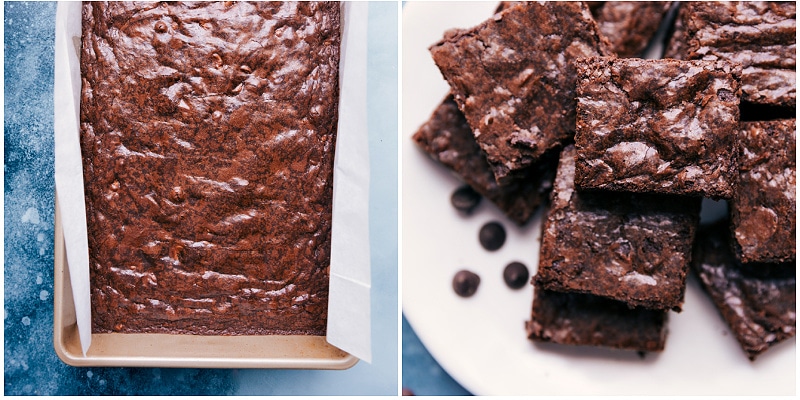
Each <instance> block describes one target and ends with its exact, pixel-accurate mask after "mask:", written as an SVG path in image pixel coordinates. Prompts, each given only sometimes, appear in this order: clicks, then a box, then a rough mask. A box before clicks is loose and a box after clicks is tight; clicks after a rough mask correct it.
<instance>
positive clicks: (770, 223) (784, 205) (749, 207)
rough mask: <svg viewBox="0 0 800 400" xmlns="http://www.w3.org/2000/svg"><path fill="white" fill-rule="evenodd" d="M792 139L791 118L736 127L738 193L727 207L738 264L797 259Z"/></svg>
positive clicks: (792, 122)
mask: <svg viewBox="0 0 800 400" xmlns="http://www.w3.org/2000/svg"><path fill="white" fill-rule="evenodd" d="M796 135H797V133H796V122H795V120H794V119H786V120H773V121H759V122H743V123H741V124H740V130H739V142H740V155H739V181H738V183H737V184H738V190H737V191H736V194H735V195H734V197H733V199H732V200H731V202H730V208H731V225H732V227H733V233H734V238H735V240H734V249H735V251H736V255H737V257H738V258H739V260H740V261H741V262H744V263H749V262H786V261H793V260H795V259H796V251H797V250H796V233H797V224H796V221H797V220H796V213H797V211H796V210H797V185H796V180H797V167H796Z"/></svg>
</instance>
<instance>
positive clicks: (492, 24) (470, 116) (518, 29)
mask: <svg viewBox="0 0 800 400" xmlns="http://www.w3.org/2000/svg"><path fill="white" fill-rule="evenodd" d="M597 32H598V31H597V24H596V23H595V21H594V19H593V18H592V16H591V14H590V13H589V9H588V8H587V7H586V5H585V4H583V3H578V2H572V3H557V2H548V3H544V4H540V3H525V4H518V5H515V6H513V7H510V8H507V9H505V10H503V11H502V12H500V13H498V14H496V15H494V16H493V17H491V18H489V19H488V20H487V21H485V22H483V23H482V24H480V25H478V26H477V27H474V28H472V29H469V30H452V31H448V32H447V33H445V37H444V39H443V40H442V41H440V42H439V43H436V44H434V45H433V46H431V48H430V50H431V53H432V55H433V59H434V61H435V62H436V64H437V66H438V67H439V69H440V70H441V72H442V75H444V77H445V79H447V81H448V83H449V84H450V87H451V90H452V93H453V95H454V98H455V101H456V103H457V104H458V107H459V109H461V111H462V112H463V113H464V115H465V116H466V118H467V122H468V123H469V125H470V126H471V127H472V130H473V133H474V135H475V138H476V139H477V141H478V144H479V145H480V147H481V149H482V150H483V152H484V153H485V154H486V159H487V161H488V162H489V164H490V165H491V167H492V172H493V173H494V176H495V179H496V180H497V181H498V183H500V184H501V185H503V184H507V183H508V182H510V181H512V180H514V179H515V178H518V177H519V175H520V173H521V171H523V170H524V169H526V168H528V167H529V166H531V165H532V164H533V163H534V162H535V161H536V160H538V159H539V158H540V157H541V156H542V155H543V154H545V153H546V152H547V151H548V150H550V149H552V148H554V147H558V146H559V145H560V144H561V143H562V142H564V141H566V140H567V139H569V138H571V137H572V136H573V134H574V129H575V69H574V67H573V66H572V63H571V62H572V61H573V60H575V59H577V58H580V57H589V56H597V55H610V54H612V53H611V50H610V47H609V44H608V42H607V41H606V40H605V39H601V37H600V35H599V34H598V33H597Z"/></svg>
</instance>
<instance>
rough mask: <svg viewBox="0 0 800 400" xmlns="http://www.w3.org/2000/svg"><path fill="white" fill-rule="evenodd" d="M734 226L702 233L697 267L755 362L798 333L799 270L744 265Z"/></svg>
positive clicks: (785, 266)
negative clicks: (734, 245) (738, 255)
mask: <svg viewBox="0 0 800 400" xmlns="http://www.w3.org/2000/svg"><path fill="white" fill-rule="evenodd" d="M730 238H731V232H730V230H729V225H728V221H726V220H722V221H720V222H718V223H715V224H714V225H711V226H707V227H702V228H701V229H700V231H699V232H698V234H697V243H695V250H694V256H693V261H692V267H693V269H694V271H695V272H696V273H697V274H698V275H699V277H700V281H701V282H702V284H703V287H704V288H705V290H706V293H708V295H709V296H710V297H711V299H712V300H713V301H714V304H715V305H716V306H717V309H718V310H719V312H720V314H721V315H722V318H723V319H725V321H726V322H727V323H728V325H729V326H730V328H731V330H732V331H733V333H734V335H735V336H736V340H738V341H739V344H740V345H741V346H742V349H743V350H744V351H745V353H747V357H748V358H750V360H754V359H755V358H756V356H758V355H759V354H761V353H763V352H764V351H766V350H767V349H768V348H769V347H770V346H773V345H775V344H776V343H779V342H781V341H783V340H786V339H788V338H791V337H794V336H795V332H796V322H797V319H796V315H795V312H796V307H797V289H796V274H797V272H796V270H795V269H796V265H795V263H794V262H790V263H783V264H761V263H754V264H740V263H739V262H737V261H736V258H735V257H734V255H733V254H732V252H731V244H730Z"/></svg>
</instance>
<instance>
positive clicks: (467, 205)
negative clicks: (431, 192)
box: [450, 185, 481, 214]
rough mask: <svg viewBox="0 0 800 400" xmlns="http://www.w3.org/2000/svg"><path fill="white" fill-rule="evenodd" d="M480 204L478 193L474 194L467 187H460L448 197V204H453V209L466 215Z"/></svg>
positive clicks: (470, 188) (471, 189)
mask: <svg viewBox="0 0 800 400" xmlns="http://www.w3.org/2000/svg"><path fill="white" fill-rule="evenodd" d="M480 202H481V195H480V193H478V192H476V191H475V189H473V188H472V187H471V186H469V185H464V186H461V187H460V188H458V189H456V191H455V192H453V195H452V196H450V203H452V204H453V207H455V208H456V210H458V211H462V212H465V213H467V214H469V213H471V212H472V210H474V209H475V207H477V206H478V204H479V203H480Z"/></svg>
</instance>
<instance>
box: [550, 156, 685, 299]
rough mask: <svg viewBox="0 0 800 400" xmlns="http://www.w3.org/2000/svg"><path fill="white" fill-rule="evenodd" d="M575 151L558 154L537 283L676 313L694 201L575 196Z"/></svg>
mask: <svg viewBox="0 0 800 400" xmlns="http://www.w3.org/2000/svg"><path fill="white" fill-rule="evenodd" d="M574 160H575V148H574V146H568V147H566V148H565V149H564V150H563V151H562V153H561V159H560V160H559V164H558V172H557V173H556V180H555V183H554V188H553V192H552V194H551V199H550V201H551V205H550V210H549V211H548V214H547V218H546V220H545V223H544V228H543V233H542V246H541V249H540V254H539V269H538V274H537V276H536V280H537V282H539V283H540V284H541V285H542V286H544V287H545V288H546V289H548V290H555V291H560V292H567V291H575V292H582V293H590V294H594V295H597V296H602V297H607V298H611V299H614V300H618V301H622V302H625V303H627V304H628V305H630V306H631V307H633V306H641V307H646V308H653V309H674V310H676V311H679V310H680V309H681V305H682V304H683V294H684V289H685V280H686V273H687V271H688V269H689V261H690V256H691V251H692V240H693V239H694V234H695V229H696V226H697V223H698V221H699V212H700V201H701V200H700V198H694V197H688V196H669V195H657V194H651V193H615V192H608V191H577V190H575V186H574V184H573V182H574V176H575V161H574Z"/></svg>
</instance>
